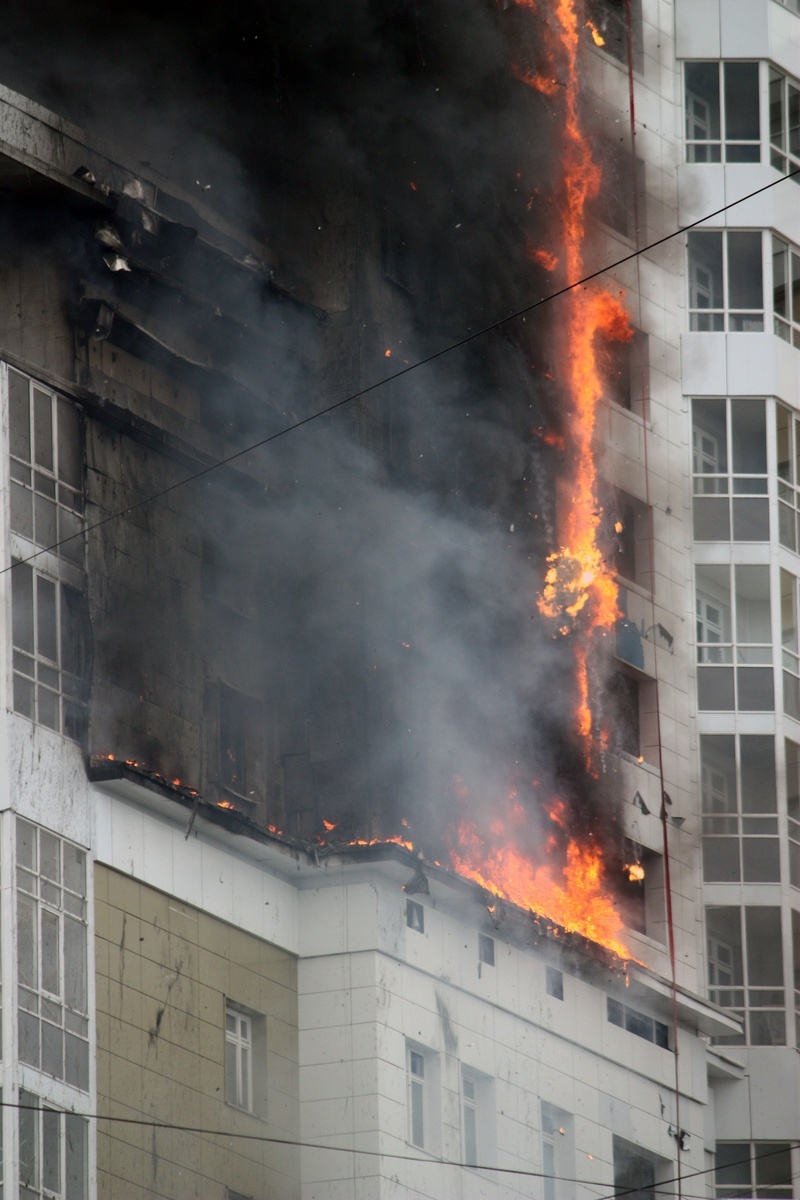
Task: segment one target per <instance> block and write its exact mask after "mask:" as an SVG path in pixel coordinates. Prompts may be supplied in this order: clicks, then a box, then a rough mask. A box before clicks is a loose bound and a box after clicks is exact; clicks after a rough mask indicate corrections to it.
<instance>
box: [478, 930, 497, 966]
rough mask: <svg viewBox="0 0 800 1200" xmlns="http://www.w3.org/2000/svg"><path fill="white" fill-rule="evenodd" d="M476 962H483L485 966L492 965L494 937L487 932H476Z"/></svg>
mask: <svg viewBox="0 0 800 1200" xmlns="http://www.w3.org/2000/svg"><path fill="white" fill-rule="evenodd" d="M478 962H482V963H485V964H486V966H487V967H493V966H494V938H492V937H489V935H488V934H487V933H479V934H478Z"/></svg>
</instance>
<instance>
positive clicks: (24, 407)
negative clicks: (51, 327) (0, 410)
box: [8, 367, 31, 462]
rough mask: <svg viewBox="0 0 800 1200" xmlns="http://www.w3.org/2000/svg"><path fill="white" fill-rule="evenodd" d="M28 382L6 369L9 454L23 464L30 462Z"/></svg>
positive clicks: (10, 369)
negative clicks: (9, 428)
mask: <svg viewBox="0 0 800 1200" xmlns="http://www.w3.org/2000/svg"><path fill="white" fill-rule="evenodd" d="M29 391H30V389H29V387H28V380H27V379H26V378H25V376H24V375H20V373H19V372H18V371H15V370H14V369H13V368H12V367H9V368H8V407H9V421H10V425H11V430H10V432H11V453H12V454H14V455H16V457H17V458H21V459H22V460H23V462H30V461H31V415H30V398H29Z"/></svg>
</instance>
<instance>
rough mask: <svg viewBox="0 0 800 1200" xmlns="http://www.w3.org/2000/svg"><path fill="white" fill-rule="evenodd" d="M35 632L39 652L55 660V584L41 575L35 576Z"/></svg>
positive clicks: (56, 651)
mask: <svg viewBox="0 0 800 1200" xmlns="http://www.w3.org/2000/svg"><path fill="white" fill-rule="evenodd" d="M36 634H37V641H38V645H37V649H38V652H39V654H40V655H41V656H42V657H43V658H49V659H50V660H51V662H57V661H58V636H57V632H56V585H55V584H54V583H53V582H52V581H51V580H49V579H45V578H44V577H43V576H41V575H37V576H36Z"/></svg>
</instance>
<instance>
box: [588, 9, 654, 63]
mask: <svg viewBox="0 0 800 1200" xmlns="http://www.w3.org/2000/svg"><path fill="white" fill-rule="evenodd" d="M629 11H630V19H631V34H632V36H631V43H632V45H631V50H632V53H631V57H632V59H633V67H634V70H636V71H640V70H641V67H642V55H643V44H642V4H641V0H631V3H630V8H628V5H627V3H626V0H586V16H587V18H588V24H589V30H590V32H591V38H592V42H593V43H594V45H595V46H597V47H598V48H599V49H601V50H603V51H604V52H605V53H606V54H610V55H611V57H612V58H615V59H616V60H617V62H620V63H622V64H623V65H624V66H627V65H628V12H629Z"/></svg>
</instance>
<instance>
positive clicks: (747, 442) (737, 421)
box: [731, 400, 767, 475]
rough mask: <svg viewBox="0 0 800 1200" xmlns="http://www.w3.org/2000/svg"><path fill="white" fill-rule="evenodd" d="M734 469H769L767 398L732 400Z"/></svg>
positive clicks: (740, 471) (757, 471)
mask: <svg viewBox="0 0 800 1200" xmlns="http://www.w3.org/2000/svg"><path fill="white" fill-rule="evenodd" d="M731 442H732V446H733V471H734V474H737V475H738V474H742V475H766V473H767V419H766V409H765V406H764V401H763V400H731Z"/></svg>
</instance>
